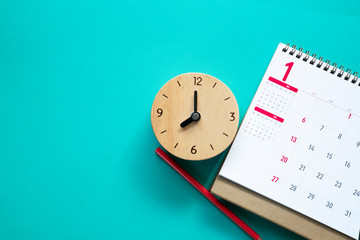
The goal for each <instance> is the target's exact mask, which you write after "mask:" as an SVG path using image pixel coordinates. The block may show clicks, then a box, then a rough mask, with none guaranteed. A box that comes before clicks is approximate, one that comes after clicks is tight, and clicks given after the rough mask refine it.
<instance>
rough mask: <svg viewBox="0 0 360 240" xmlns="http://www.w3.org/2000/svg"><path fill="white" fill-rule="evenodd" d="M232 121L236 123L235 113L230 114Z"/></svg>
mask: <svg viewBox="0 0 360 240" xmlns="http://www.w3.org/2000/svg"><path fill="white" fill-rule="evenodd" d="M230 121H231V122H232V121H235V112H230Z"/></svg>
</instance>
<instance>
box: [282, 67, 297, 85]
mask: <svg viewBox="0 0 360 240" xmlns="http://www.w3.org/2000/svg"><path fill="white" fill-rule="evenodd" d="M285 66H286V67H288V69H287V70H286V73H285V75H284V77H283V79H282V80H283V81H284V82H285V81H286V79H287V77H288V76H289V73H290V71H291V68H292V67H293V66H294V63H293V62H289V63H287V64H285Z"/></svg>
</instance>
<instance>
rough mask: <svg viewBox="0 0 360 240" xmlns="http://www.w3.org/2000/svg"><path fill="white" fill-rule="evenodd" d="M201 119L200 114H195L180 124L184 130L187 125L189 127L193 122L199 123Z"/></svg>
mask: <svg viewBox="0 0 360 240" xmlns="http://www.w3.org/2000/svg"><path fill="white" fill-rule="evenodd" d="M200 117H201V115H200V113H198V112H193V113H192V114H191V116H190V117H189V118H188V119H186V120H185V121H183V122H182V123H180V127H182V128H184V127H186V126H187V125H189V124H190V123H192V122H196V121H199V120H200Z"/></svg>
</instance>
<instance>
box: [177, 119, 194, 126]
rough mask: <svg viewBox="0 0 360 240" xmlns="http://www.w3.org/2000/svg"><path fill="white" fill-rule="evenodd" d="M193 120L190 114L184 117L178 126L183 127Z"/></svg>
mask: <svg viewBox="0 0 360 240" xmlns="http://www.w3.org/2000/svg"><path fill="white" fill-rule="evenodd" d="M193 121H194V119H193V118H192V116H190V117H189V118H188V119H186V120H185V121H183V122H182V123H180V127H182V128H184V127H186V126H187V125H189V124H190V123H192V122H193Z"/></svg>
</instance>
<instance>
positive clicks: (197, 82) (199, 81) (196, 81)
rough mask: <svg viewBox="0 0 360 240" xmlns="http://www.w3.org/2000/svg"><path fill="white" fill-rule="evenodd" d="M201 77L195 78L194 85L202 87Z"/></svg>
mask: <svg viewBox="0 0 360 240" xmlns="http://www.w3.org/2000/svg"><path fill="white" fill-rule="evenodd" d="M201 81H202V78H201V77H194V85H197V86H201Z"/></svg>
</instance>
